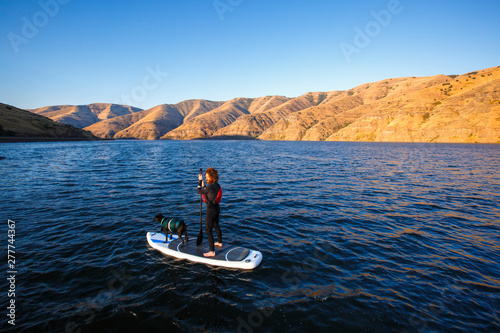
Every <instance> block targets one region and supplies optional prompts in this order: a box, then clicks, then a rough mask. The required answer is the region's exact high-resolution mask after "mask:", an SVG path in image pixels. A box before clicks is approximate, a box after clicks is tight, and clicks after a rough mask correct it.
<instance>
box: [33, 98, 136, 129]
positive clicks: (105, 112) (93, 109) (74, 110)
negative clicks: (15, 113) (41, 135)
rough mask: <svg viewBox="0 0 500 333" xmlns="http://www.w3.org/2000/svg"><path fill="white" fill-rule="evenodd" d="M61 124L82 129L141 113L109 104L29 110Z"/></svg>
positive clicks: (131, 108)
mask: <svg viewBox="0 0 500 333" xmlns="http://www.w3.org/2000/svg"><path fill="white" fill-rule="evenodd" d="M29 111H31V112H33V113H36V114H40V115H42V116H46V117H48V118H50V119H52V120H55V121H58V122H60V123H63V124H68V125H73V126H75V127H79V128H84V127H87V126H90V125H93V124H95V123H97V122H100V121H102V120H105V119H110V118H114V117H119V116H124V115H128V114H131V113H134V112H138V111H142V110H141V109H139V108H134V107H132V106H124V105H117V104H109V103H94V104H89V105H56V106H47V107H43V108H39V109H34V110H29Z"/></svg>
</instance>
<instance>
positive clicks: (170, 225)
mask: <svg viewBox="0 0 500 333" xmlns="http://www.w3.org/2000/svg"><path fill="white" fill-rule="evenodd" d="M182 222H184V220H181V219H178V218H176V217H172V218H170V217H164V218H163V219H162V220H161V222H160V224H161V226H162V227H165V228H167V230H168V231H171V232H176V231H177V228H179V225H180V224H181V223H182Z"/></svg>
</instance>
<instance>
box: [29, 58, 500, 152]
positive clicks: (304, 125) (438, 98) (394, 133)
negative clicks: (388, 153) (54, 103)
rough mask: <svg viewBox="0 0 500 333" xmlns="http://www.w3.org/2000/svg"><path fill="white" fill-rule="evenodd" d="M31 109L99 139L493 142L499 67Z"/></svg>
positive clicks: (498, 136) (499, 136)
mask: <svg viewBox="0 0 500 333" xmlns="http://www.w3.org/2000/svg"><path fill="white" fill-rule="evenodd" d="M35 112H37V113H40V114H45V115H47V116H48V117H50V118H52V119H55V120H58V121H63V122H66V123H72V122H74V123H73V124H79V125H80V127H85V126H87V127H85V128H86V129H88V130H90V131H92V133H94V134H95V135H97V136H99V137H103V138H138V139H159V138H161V139H178V140H185V139H197V138H227V137H238V138H252V139H261V140H310V141H318V140H329V141H397V142H488V143H498V142H500V66H499V67H495V68H489V69H485V70H481V71H477V72H472V73H467V74H464V75H459V76H458V75H450V76H447V75H437V76H431V77H420V78H417V77H408V78H395V79H387V80H382V81H379V82H374V83H366V84H363V85H360V86H358V87H355V88H353V89H351V90H348V91H332V92H314V93H307V94H305V95H302V96H299V97H296V98H287V97H284V96H266V97H260V98H235V99H233V100H230V101H227V102H212V101H206V100H189V101H184V102H181V103H178V104H175V105H167V104H164V105H159V106H156V107H154V108H152V109H149V110H139V109H136V108H132V107H124V106H116V105H110V104H91V105H89V106H78V107H75V106H58V107H47V108H42V109H38V110H35ZM88 124H90V125H88ZM83 125H85V126H83Z"/></svg>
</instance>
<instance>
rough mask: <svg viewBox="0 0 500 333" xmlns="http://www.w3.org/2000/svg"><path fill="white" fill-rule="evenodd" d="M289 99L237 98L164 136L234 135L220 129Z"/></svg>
mask: <svg viewBox="0 0 500 333" xmlns="http://www.w3.org/2000/svg"><path fill="white" fill-rule="evenodd" d="M287 100H288V99H287V98H286V97H282V96H266V97H260V98H235V99H232V100H230V101H228V102H226V103H224V104H223V105H221V106H220V107H218V108H216V109H214V110H212V111H210V112H207V113H205V114H203V115H200V116H197V117H194V118H191V119H189V120H188V121H186V122H184V124H182V125H181V126H179V127H178V128H176V129H174V130H173V131H171V132H169V133H167V134H166V135H164V136H163V137H162V138H163V139H180V140H185V139H197V138H206V137H211V136H214V135H215V136H217V135H234V134H226V133H220V134H219V132H218V131H219V130H220V129H222V128H225V127H226V126H229V125H231V124H232V123H234V122H235V121H236V120H237V119H238V118H240V117H242V116H244V115H250V114H261V113H264V112H266V111H268V110H269V109H272V108H273V107H274V106H276V105H280V104H282V103H284V102H285V101H287ZM236 135H239V134H236Z"/></svg>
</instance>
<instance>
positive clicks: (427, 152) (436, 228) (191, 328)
mask: <svg viewBox="0 0 500 333" xmlns="http://www.w3.org/2000/svg"><path fill="white" fill-rule="evenodd" d="M0 156H4V157H6V159H4V160H0V174H1V182H0V190H1V201H0V217H1V221H2V223H1V225H2V227H1V232H2V235H3V236H2V237H1V238H2V239H3V241H2V244H1V247H2V251H4V253H5V251H6V249H7V246H8V234H7V229H8V224H7V222H8V220H9V219H10V220H12V221H14V222H15V231H16V234H15V247H16V251H15V265H16V267H15V268H16V270H17V274H16V276H15V278H16V280H15V294H16V295H15V297H14V298H12V297H9V298H7V297H6V296H7V294H8V289H9V283H8V282H6V281H5V278H4V283H3V284H2V286H3V287H2V288H3V290H0V294H1V295H2V296H1V297H0V299H1V300H2V308H3V309H4V310H3V313H2V320H1V326H0V329H1V330H2V331H4V330H6V329H11V328H12V327H11V325H9V324H8V323H7V320H8V319H9V318H8V317H7V316H6V314H7V313H8V311H9V310H7V309H6V306H7V305H8V304H9V303H8V302H9V301H10V300H11V299H14V300H15V305H16V313H15V315H16V321H15V324H16V325H15V331H16V332H138V331H143V332H160V331H162V332H176V331H179V332H205V331H210V332H308V331H314V332H359V331H367V332H459V331H461V332H494V331H497V332H498V331H500V313H499V311H500V222H499V221H500V171H499V165H500V146H499V145H447V144H390V143H337V142H261V141H105V142H60V143H59V142H50V143H12V144H2V145H1V146H0ZM210 166H213V167H216V168H217V169H218V170H219V173H220V184H221V186H222V187H223V190H224V197H223V201H222V204H221V205H222V213H221V214H222V215H221V228H222V231H223V235H224V240H225V241H229V242H231V243H234V244H236V245H241V246H245V247H249V248H255V249H259V250H260V251H261V252H262V253H263V255H264V260H263V262H262V264H261V265H260V266H259V267H258V268H257V269H255V270H253V271H241V270H232V269H224V268H213V267H210V266H206V265H203V264H195V263H191V262H188V261H184V260H179V259H173V258H170V257H167V256H164V255H163V254H161V253H159V252H157V251H155V250H153V249H151V248H150V247H148V245H147V243H146V237H145V236H146V232H147V231H159V225H158V224H157V223H156V222H153V221H152V219H153V217H154V216H155V215H156V214H157V213H162V214H164V215H169V216H178V217H181V218H184V219H185V221H187V225H188V233H189V235H190V236H191V240H192V241H195V239H196V235H197V233H198V230H199V195H197V194H196V186H197V174H198V172H199V168H203V169H206V168H207V167H210ZM4 262H5V264H4V265H3V267H4V274H3V275H4V276H7V275H8V274H7V273H6V272H7V270H8V267H7V259H6V256H4Z"/></svg>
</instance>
